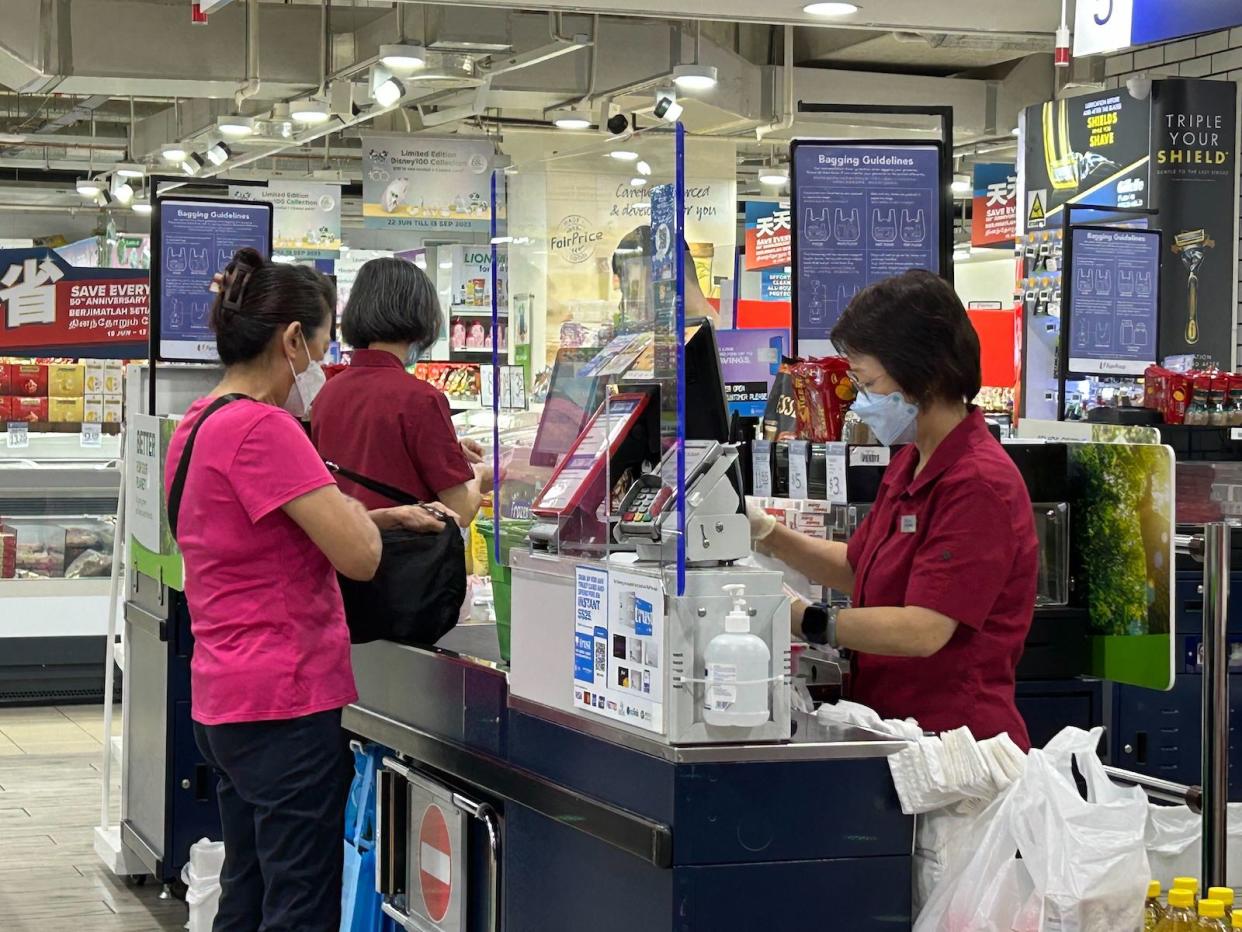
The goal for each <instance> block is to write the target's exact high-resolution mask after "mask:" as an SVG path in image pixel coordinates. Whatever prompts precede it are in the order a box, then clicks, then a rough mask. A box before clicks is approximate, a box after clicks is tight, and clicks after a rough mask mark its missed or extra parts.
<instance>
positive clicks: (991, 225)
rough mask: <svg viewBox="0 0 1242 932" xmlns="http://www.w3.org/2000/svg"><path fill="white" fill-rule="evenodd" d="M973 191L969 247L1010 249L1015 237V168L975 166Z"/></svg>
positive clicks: (1016, 195)
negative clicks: (1002, 244)
mask: <svg viewBox="0 0 1242 932" xmlns="http://www.w3.org/2000/svg"><path fill="white" fill-rule="evenodd" d="M974 187H975V193H974V204H973V208H974V209H973V210H972V211H971V221H970V244H971V245H972V246H995V245H998V244H1001V243H1004V244H1006V245H1009V246H1012V245H1013V240H1014V237H1015V236H1016V235H1017V233H1018V171H1017V168H1016V167H1015V166H1014V165H1013V164H1012V163H1004V162H1001V163H997V162H979V163H976V165H975V185H974ZM1033 209H1034V205H1032V210H1033ZM1028 216H1029V214H1028Z"/></svg>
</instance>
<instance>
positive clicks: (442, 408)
mask: <svg viewBox="0 0 1242 932" xmlns="http://www.w3.org/2000/svg"><path fill="white" fill-rule="evenodd" d="M440 319H441V318H440V301H439V299H438V298H437V297H436V290H435V287H434V286H433V285H432V284H431V280H430V279H428V278H427V276H426V274H425V273H424V272H423V270H422V269H420V268H419V267H418V266H416V265H414V264H413V263H410V262H406V261H405V260H403V259H372V260H371V261H370V262H368V263H366V264H365V265H364V266H363V267H362V268H361V269H360V270H359V271H358V277H357V279H356V280H355V281H354V286H353V288H352V289H351V290H350V293H349V301H348V302H347V303H346V305H345V313H344V316H343V317H342V319H341V334H342V336H343V337H344V338H345V340H346V342H348V343H349V344H351V345H352V346H353V347H354V353H353V357H352V358H351V360H350V364H349V368H347V369H346V370H345V371H344V372H342V373H340V374H339V375H337V376H336V377H335V378H332V379H330V380H329V381H328V384H327V385H325V386H324V387H323V390H322V391H320V392H319V395H318V396H317V397H316V398H315V403H314V405H313V406H312V408H311V439H312V440H313V441H314V443H315V446H316V447H317V448H318V450H319V453H320V455H322V456H323V458H324V459H326V460H329V461H331V462H333V463H336V464H338V465H340V466H343V467H345V468H346V469H350V470H353V471H354V472H357V473H361V474H362V475H364V476H366V477H368V478H370V479H377V480H379V481H380V482H383V483H386V484H387V485H391V486H394V487H396V488H398V489H401V490H403V491H405V492H409V493H410V494H411V495H414V496H415V497H416V498H418V499H420V500H421V501H424V502H438V503H441V504H443V505H445V506H446V507H447V508H448V509H449V510H450V511H452V512H453V513H454V514H455V515H457V517H458V520H459V522H460V523H461V525H462V526H463V527H465V526H466V525H468V524H469V523H470V522H471V521H472V520H473V519H474V516H475V514H476V513H477V512H478V510H479V505H480V503H481V502H482V499H483V495H484V494H485V493H486V491H487V490H488V488H490V486H491V481H492V479H491V470H490V469H489V468H488V467H487V466H485V465H484V464H483V463H482V462H481V458H482V457H481V454H482V451H481V450H480V449H478V447H477V445H475V444H465V443H463V442H461V441H459V440H458V439H457V431H456V430H455V429H454V427H453V422H452V419H451V418H450V415H449V406H448V399H447V398H446V397H445V396H444V394H443V392H441V391H439V390H438V389H436V388H434V387H433V386H431V385H429V384H428V383H427V382H424V381H423V380H421V379H416V378H414V376H412V375H410V374H409V373H407V372H406V370H405V367H406V365H407V364H412V363H413V362H414V361H415V360H416V359H417V358H418V354H419V353H421V352H423V351H425V350H426V349H427V348H428V347H430V346H431V344H433V343H434V342H435V341H436V339H437V337H438V336H439V333H440ZM338 481H339V483H340V485H341V488H342V490H343V491H344V492H345V493H346V494H347V495H352V496H354V497H355V498H357V499H359V500H360V501H362V503H363V504H365V505H366V506H367V507H368V508H371V509H375V510H377V511H378V510H382V509H385V508H386V507H387V506H391V505H392V504H393V503H392V502H390V501H388V500H387V499H385V498H384V497H383V496H381V495H376V494H375V493H374V492H370V491H368V490H367V489H364V488H361V487H360V486H357V485H355V484H354V483H352V482H349V481H348V480H346V479H338ZM407 511H408V512H414V511H415V510H414V509H393V511H392V521H391V522H389V524H390V525H392V526H396V525H404V524H405V523H406V522H405V521H404V520H403V519H402V516H403V515H404V514H406V512H407ZM372 514H373V516H376V521H377V523H379V524H380V526H381V527H384V526H386V525H385V523H384V521H383V520H381V517H380V516H377V515H376V511H373V512H372ZM410 517H411V519H416V518H417V517H418V515H417V514H412V515H410ZM413 529H415V530H420V529H421V528H419V527H413Z"/></svg>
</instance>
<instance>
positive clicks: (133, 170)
mask: <svg viewBox="0 0 1242 932" xmlns="http://www.w3.org/2000/svg"><path fill="white" fill-rule="evenodd" d="M116 173H117V174H118V175H120V176H121V177H122V178H141V177H142V176H143V175H145V174H146V173H147V170H146V168H145V167H143V166H142V165H139V164H138V163H137V162H122V163H121V164H119V165H117V167H116Z"/></svg>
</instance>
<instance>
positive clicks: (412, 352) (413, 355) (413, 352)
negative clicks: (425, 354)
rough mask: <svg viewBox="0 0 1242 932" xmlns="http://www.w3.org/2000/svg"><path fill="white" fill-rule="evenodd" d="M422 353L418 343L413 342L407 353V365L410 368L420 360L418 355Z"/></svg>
mask: <svg viewBox="0 0 1242 932" xmlns="http://www.w3.org/2000/svg"><path fill="white" fill-rule="evenodd" d="M421 355H422V350H420V349H419V347H418V344H417V343H411V344H410V349H409V351H408V352H407V353H406V354H405V367H406V368H407V369H408V368H410V366H413V365H414V364H415V363H417V362H418V357H419V356H421Z"/></svg>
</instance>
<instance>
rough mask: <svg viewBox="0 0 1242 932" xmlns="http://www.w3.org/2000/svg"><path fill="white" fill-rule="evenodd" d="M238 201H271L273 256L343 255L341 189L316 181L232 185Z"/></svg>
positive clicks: (298, 257) (307, 257) (231, 187)
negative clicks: (272, 213) (272, 212)
mask: <svg viewBox="0 0 1242 932" xmlns="http://www.w3.org/2000/svg"><path fill="white" fill-rule="evenodd" d="M229 197H230V198H232V199H233V200H236V201H267V202H268V203H270V204H271V205H272V209H273V210H274V211H275V213H274V215H273V220H272V223H273V230H272V252H273V253H275V254H276V255H279V256H292V257H293V258H294V259H336V258H338V257H339V256H340V254H341V186H340V185H336V184H322V183H320V182H313V181H271V182H268V184H267V185H266V186H263V185H253V184H246V185H229Z"/></svg>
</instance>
